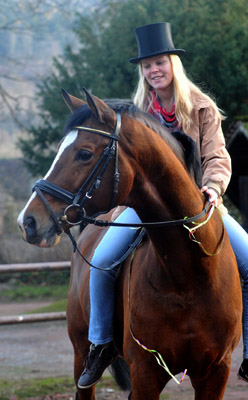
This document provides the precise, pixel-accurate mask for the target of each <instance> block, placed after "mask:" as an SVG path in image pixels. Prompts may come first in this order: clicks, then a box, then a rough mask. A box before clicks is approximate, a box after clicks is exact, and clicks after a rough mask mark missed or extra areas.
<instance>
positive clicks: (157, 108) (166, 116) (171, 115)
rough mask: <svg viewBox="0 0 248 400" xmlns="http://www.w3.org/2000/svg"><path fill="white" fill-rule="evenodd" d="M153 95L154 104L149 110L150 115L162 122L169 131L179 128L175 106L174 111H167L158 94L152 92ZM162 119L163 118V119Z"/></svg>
mask: <svg viewBox="0 0 248 400" xmlns="http://www.w3.org/2000/svg"><path fill="white" fill-rule="evenodd" d="M151 94H152V98H153V100H152V104H151V106H150V108H149V109H148V113H149V114H151V115H153V116H154V117H156V118H157V119H159V120H160V122H161V123H162V124H163V125H165V126H166V127H167V128H169V129H174V128H176V127H178V123H177V119H176V114H175V104H173V106H172V110H171V111H170V112H168V111H166V109H165V108H164V107H163V106H162V105H161V104H160V102H159V100H158V98H157V95H156V92H155V91H154V90H152V91H151ZM161 117H162V118H161Z"/></svg>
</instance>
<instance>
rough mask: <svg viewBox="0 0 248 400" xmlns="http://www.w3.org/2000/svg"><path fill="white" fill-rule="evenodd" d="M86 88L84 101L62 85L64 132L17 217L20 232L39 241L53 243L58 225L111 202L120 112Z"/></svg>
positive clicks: (114, 189)
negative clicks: (65, 111)
mask: <svg viewBox="0 0 248 400" xmlns="http://www.w3.org/2000/svg"><path fill="white" fill-rule="evenodd" d="M85 93H86V100H87V103H85V102H84V101H83V100H80V99H78V98H76V97H74V96H71V95H69V94H68V93H67V92H65V91H63V97H64V100H65V102H66V104H67V105H68V106H69V108H70V110H71V112H72V114H71V117H70V119H69V120H68V123H67V126H66V128H65V131H66V136H65V137H64V139H63V140H62V141H61V143H60V145H59V149H58V153H57V156H56V157H55V159H54V161H53V163H52V165H51V167H50V169H49V171H48V172H47V174H46V176H45V177H44V179H42V180H39V181H37V182H36V184H35V185H34V188H33V194H32V196H31V198H30V199H29V201H28V203H27V205H26V206H25V208H24V209H23V210H22V211H21V213H20V215H19V217H18V224H19V226H20V228H21V231H22V234H23V238H24V239H25V240H26V241H27V242H29V243H31V244H35V245H37V246H40V247H51V246H54V245H55V244H56V243H57V242H58V241H59V237H60V234H61V233H62V232H63V231H65V230H67V229H68V228H69V227H71V225H72V224H77V223H79V220H80V214H81V215H82V214H83V213H84V212H85V210H86V211H87V214H89V215H92V214H95V213H97V212H100V211H102V212H104V211H107V210H109V209H110V208H112V207H113V206H114V203H115V197H116V194H117V186H118V185H117V184H118V171H117V165H118V153H117V142H118V139H119V130H120V116H118V114H116V113H115V112H114V111H113V110H112V109H111V108H110V107H109V106H108V105H107V104H106V103H105V102H104V101H102V100H100V99H98V98H97V97H95V96H93V95H90V94H89V93H88V92H87V91H86V90H85ZM101 181H103V183H102V184H100V183H101ZM104 183H105V184H104ZM106 183H108V185H106ZM110 185H111V186H110ZM110 187H111V188H112V190H109V188H110Z"/></svg>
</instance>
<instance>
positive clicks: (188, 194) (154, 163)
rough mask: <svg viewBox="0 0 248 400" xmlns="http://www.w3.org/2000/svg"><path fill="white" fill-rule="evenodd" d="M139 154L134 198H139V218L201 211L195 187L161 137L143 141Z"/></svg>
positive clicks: (166, 217)
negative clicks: (138, 169) (138, 168)
mask: <svg viewBox="0 0 248 400" xmlns="http://www.w3.org/2000/svg"><path fill="white" fill-rule="evenodd" d="M151 143H152V144H153V147H152V146H151ZM139 154H141V155H140V156H139V157H140V158H139V160H138V163H139V166H140V167H141V169H140V171H138V172H137V174H136V185H135V188H134V196H133V199H134V201H136V202H137V201H138V202H139V205H138V207H137V208H138V209H139V208H140V209H141V214H142V218H145V219H147V220H149V219H150V220H154V218H155V219H156V220H159V219H160V220H161V218H165V219H178V218H183V217H184V216H187V215H189V214H190V215H194V214H198V213H200V212H201V211H202V208H203V197H202V195H201V193H200V191H199V189H198V187H197V186H196V184H195V182H194V181H193V178H192V177H191V176H190V175H189V173H188V172H187V171H186V168H185V166H184V165H183V164H182V162H181V161H179V159H178V158H177V156H176V155H175V154H174V152H173V151H172V150H171V149H170V147H169V146H168V145H167V143H165V142H164V140H163V139H162V138H160V137H156V139H155V140H153V142H149V143H148V145H144V144H143V148H142V150H141V153H140V152H139Z"/></svg>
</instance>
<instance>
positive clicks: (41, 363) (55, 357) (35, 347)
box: [0, 303, 248, 400]
mask: <svg viewBox="0 0 248 400" xmlns="http://www.w3.org/2000/svg"><path fill="white" fill-rule="evenodd" d="M43 304H44V303H43ZM43 304H42V305H43ZM38 306H39V304H35V305H34V304H19V305H14V306H13V305H0V316H2V315H20V314H21V313H23V312H25V311H26V310H30V309H34V308H37V307H38ZM241 361H242V341H240V343H239V346H238V347H237V349H235V351H234V353H233V357H232V368H231V374H230V377H229V381H228V386H227V389H226V393H225V396H224V400H247V399H248V384H247V383H246V382H243V381H241V380H240V379H238V378H237V371H238V368H239V365H240V362H241ZM49 376H54V377H55V376H71V377H72V376H73V350H72V345H71V343H70V340H69V338H68V335H67V329H66V322H65V321H55V322H42V323H29V324H20V325H6V326H0V379H13V380H18V379H28V378H38V377H49ZM164 393H166V394H167V395H168V399H170V400H179V399H180V400H192V399H193V391H192V388H191V385H190V381H189V378H188V377H186V378H185V380H184V382H183V383H182V384H181V385H180V386H179V385H177V384H175V383H174V382H173V381H170V382H169V384H168V385H167V387H166V390H165V391H164ZM127 397H128V394H127V393H124V392H119V391H116V390H114V389H111V388H105V389H103V388H99V389H97V393H96V398H97V400H100V399H105V400H114V399H115V400H126V399H127ZM0 399H1V393H0ZM51 399H52V400H55V399H58V400H73V394H72V393H67V394H57V395H56V396H55V397H49V398H46V400H51ZM11 400H17V399H14V398H13V399H11ZM35 400H41V399H35ZM42 400H43V399H42ZM44 400H45V399H44ZM209 400H211V399H209Z"/></svg>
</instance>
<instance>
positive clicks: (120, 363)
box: [109, 357, 132, 391]
mask: <svg viewBox="0 0 248 400" xmlns="http://www.w3.org/2000/svg"><path fill="white" fill-rule="evenodd" d="M109 370H110V373H111V375H112V376H113V377H114V379H115V381H116V383H117V384H118V386H120V388H121V389H122V390H129V391H130V390H131V389H132V385H131V379H130V372H129V367H128V365H127V363H126V361H125V360H124V359H123V358H121V357H117V358H116V359H115V360H114V361H113V362H112V364H111V365H110V366H109Z"/></svg>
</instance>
